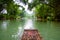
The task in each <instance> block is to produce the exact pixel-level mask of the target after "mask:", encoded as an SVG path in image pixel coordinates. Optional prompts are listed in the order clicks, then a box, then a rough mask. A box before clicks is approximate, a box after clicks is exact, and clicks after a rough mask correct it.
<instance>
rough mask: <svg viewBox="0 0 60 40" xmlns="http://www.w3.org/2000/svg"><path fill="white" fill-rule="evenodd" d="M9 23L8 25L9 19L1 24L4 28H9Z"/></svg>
mask: <svg viewBox="0 0 60 40" xmlns="http://www.w3.org/2000/svg"><path fill="white" fill-rule="evenodd" d="M7 25H8V21H3V22H2V25H1V26H2V27H1V28H2V30H7Z"/></svg>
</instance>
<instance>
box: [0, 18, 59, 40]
mask: <svg viewBox="0 0 60 40" xmlns="http://www.w3.org/2000/svg"><path fill="white" fill-rule="evenodd" d="M24 29H37V30H38V31H39V33H40V36H41V37H42V39H43V40H60V22H51V21H47V22H41V21H37V20H34V19H25V20H4V21H2V20H0V40H20V39H21V36H22V34H23V31H24Z"/></svg>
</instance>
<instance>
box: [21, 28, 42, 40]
mask: <svg viewBox="0 0 60 40" xmlns="http://www.w3.org/2000/svg"><path fill="white" fill-rule="evenodd" d="M21 40H42V37H40V34H39V32H38V30H36V29H34V30H24V33H23V35H22V39H21Z"/></svg>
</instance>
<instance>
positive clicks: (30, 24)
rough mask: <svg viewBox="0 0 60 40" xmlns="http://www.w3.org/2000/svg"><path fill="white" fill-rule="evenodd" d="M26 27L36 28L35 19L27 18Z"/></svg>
mask: <svg viewBox="0 0 60 40" xmlns="http://www.w3.org/2000/svg"><path fill="white" fill-rule="evenodd" d="M24 29H34V26H33V20H32V19H27V20H26V22H25V25H24Z"/></svg>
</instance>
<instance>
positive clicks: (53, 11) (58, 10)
mask: <svg viewBox="0 0 60 40" xmlns="http://www.w3.org/2000/svg"><path fill="white" fill-rule="evenodd" d="M20 1H21V2H22V3H24V4H25V5H26V4H28V9H29V10H32V9H33V8H35V10H34V12H35V16H36V17H37V19H49V20H56V19H57V20H60V0H32V2H31V3H29V2H28V1H29V0H20ZM19 7H20V5H17V4H15V3H14V1H13V0H0V19H2V18H3V19H4V18H5V19H16V18H19V17H20V18H22V17H24V8H23V7H22V6H21V7H22V8H23V10H19ZM3 9H6V10H7V14H3V13H1V11H2V10H3ZM18 16H19V17H18Z"/></svg>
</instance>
